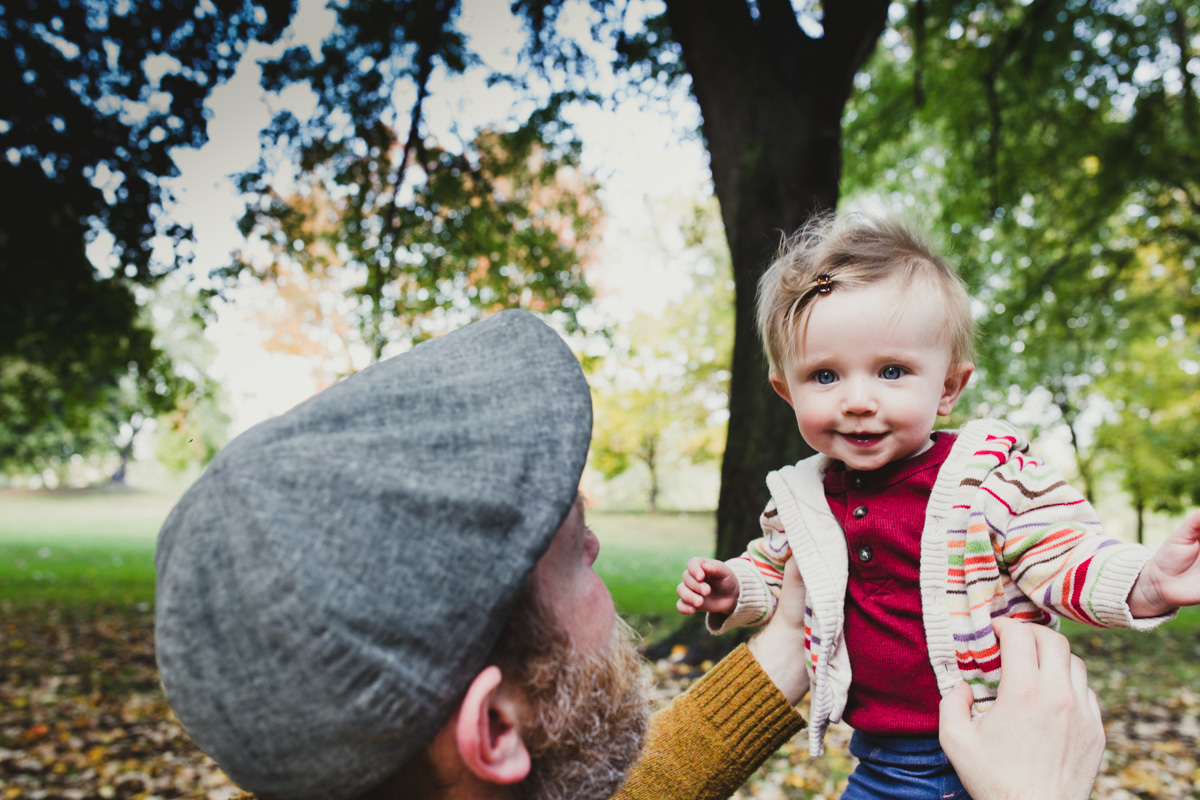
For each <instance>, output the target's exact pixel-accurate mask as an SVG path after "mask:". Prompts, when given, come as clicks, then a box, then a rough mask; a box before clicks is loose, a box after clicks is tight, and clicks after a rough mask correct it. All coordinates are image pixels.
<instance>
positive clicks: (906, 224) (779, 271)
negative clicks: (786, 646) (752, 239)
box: [758, 212, 975, 375]
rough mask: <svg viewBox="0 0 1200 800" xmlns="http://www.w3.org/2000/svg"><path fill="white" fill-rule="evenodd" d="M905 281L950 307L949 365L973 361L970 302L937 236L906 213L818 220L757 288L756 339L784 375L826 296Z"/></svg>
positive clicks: (784, 250) (796, 237) (787, 245)
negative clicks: (927, 288)
mask: <svg viewBox="0 0 1200 800" xmlns="http://www.w3.org/2000/svg"><path fill="white" fill-rule="evenodd" d="M885 280H900V281H902V284H901V285H903V286H905V287H906V288H908V289H912V288H915V285H916V284H917V283H918V282H922V283H925V284H926V285H932V286H933V287H935V288H936V289H937V290H938V291H940V292H941V294H942V297H943V299H944V300H945V309H946V336H947V338H948V339H949V341H950V362H951V363H952V364H955V363H962V362H966V361H970V360H971V359H972V351H973V347H972V340H973V339H974V336H975V321H974V319H973V318H972V317H971V299H970V297H969V296H968V295H967V287H966V285H965V284H964V283H963V281H962V278H960V277H959V275H958V271H957V270H955V268H954V265H953V264H951V263H950V261H949V260H948V259H947V258H946V257H945V256H944V255H943V254H942V252H941V247H940V246H939V243H938V242H937V241H936V240H935V239H934V237H933V234H932V233H931V232H930V231H929V230H928V229H927V228H925V227H924V226H922V225H920V224H919V223H918V222H917V221H916V220H915V219H913V218H912V217H910V216H908V215H906V214H901V213H869V212H850V213H846V214H841V215H836V216H835V215H834V214H832V213H826V214H819V215H817V216H814V217H813V218H812V219H810V220H809V222H808V223H807V224H806V225H805V226H804V227H803V228H801V229H800V230H798V231H796V233H794V234H792V236H790V237H788V239H787V240H785V241H784V243H783V245H782V246H781V247H780V250H779V255H778V256H777V257H776V259H775V262H774V263H772V264H771V266H770V267H769V268H768V269H767V271H766V272H765V273H764V274H763V276H762V278H761V279H760V280H759V282H758V333H759V336H760V337H761V338H762V342H763V348H764V349H765V350H766V355H767V361H768V363H769V364H770V368H771V372H774V373H778V374H780V375H782V374H784V371H785V370H786V369H787V367H788V365H789V364H790V363H791V361H792V358H793V357H794V356H795V351H796V348H797V345H798V342H799V339H798V334H799V333H801V330H800V325H801V323H802V322H803V320H804V318H805V311H806V310H807V309H808V308H809V307H810V306H811V305H812V303H813V302H814V301H815V300H816V299H817V298H819V297H820V296H821V295H822V294H826V293H828V292H835V291H837V290H838V289H839V288H847V289H854V288H860V287H863V286H868V285H870V284H873V283H880V282H882V281H885Z"/></svg>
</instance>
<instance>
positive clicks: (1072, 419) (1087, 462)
mask: <svg viewBox="0 0 1200 800" xmlns="http://www.w3.org/2000/svg"><path fill="white" fill-rule="evenodd" d="M1058 410H1059V411H1060V412H1062V417H1063V421H1064V422H1066V423H1067V430H1068V431H1069V432H1070V433H1071V449H1073V450H1074V451H1075V466H1076V469H1078V470H1079V480H1080V482H1081V483H1083V496H1084V497H1085V498H1087V501H1088V502H1089V503H1093V504H1094V503H1095V502H1096V497H1095V494H1094V491H1095V490H1094V489H1093V485H1092V461H1091V459H1090V458H1088V457H1086V456H1084V454H1083V449H1082V448H1081V447H1080V445H1079V436H1078V434H1076V433H1075V423H1076V422H1077V421H1078V418H1079V415H1078V414H1076V413H1075V411H1074V409H1073V408H1071V407H1070V406H1068V405H1067V404H1066V403H1059V404H1058ZM1139 541H1140V539H1139Z"/></svg>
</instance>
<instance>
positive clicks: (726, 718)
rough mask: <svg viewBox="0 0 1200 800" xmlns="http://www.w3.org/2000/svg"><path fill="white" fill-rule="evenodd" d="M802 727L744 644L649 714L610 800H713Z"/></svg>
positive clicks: (729, 790) (732, 788) (742, 779)
mask: <svg viewBox="0 0 1200 800" xmlns="http://www.w3.org/2000/svg"><path fill="white" fill-rule="evenodd" d="M803 727H804V718H803V717H802V716H800V714H799V713H797V711H796V710H795V709H794V708H792V706H791V705H790V704H789V703H788V701H787V699H786V698H785V697H784V696H783V694H782V693H781V692H780V691H779V689H777V688H776V687H775V684H773V683H771V679H770V678H768V677H767V675H766V673H765V672H763V671H762V668H761V667H759V665H758V661H756V660H755V658H754V656H753V655H751V654H750V651H749V650H747V649H746V646H745V645H742V646H740V647H738V649H736V650H734V651H733V652H732V653H730V654H729V655H728V656H727V657H726V658H725V659H724V660H722V661H721V662H720V663H719V664H717V666H715V667H713V668H712V669H711V670H709V672H708V674H706V675H705V676H704V677H703V678H701V679H700V680H699V681H697V682H696V684H695V685H694V686H692V687H691V688H690V689H689V690H688V691H687V692H685V693H684V694H682V695H680V696H679V697H677V698H675V701H674V702H673V703H671V705H670V706H668V707H667V708H664V709H663V710H662V711H660V712H658V713H657V714H655V715H654V718H653V719H652V720H651V721H650V732H649V734H648V736H647V738H646V746H645V748H643V750H642V756H641V758H640V759H639V761H638V763H637V764H636V765H635V766H634V768H633V771H632V772H631V773H630V775H629V780H628V781H626V782H625V785H624V786H623V787H622V788H621V791H620V792H619V793H618V794H617V796H616V798H614V800H672V798H680V800H709V798H711V799H712V800H717V798H727V797H729V795H731V794H733V793H734V792H735V791H736V790H737V789H738V788H739V787H740V786H741V785H742V784H743V783H745V782H746V779H747V778H749V777H750V775H751V773H753V772H754V770H755V769H757V768H758V767H759V765H761V764H762V763H763V761H765V760H766V759H767V758H768V757H770V756H771V755H772V754H773V753H774V752H775V751H776V750H778V749H779V748H780V747H782V746H783V744H784V743H785V742H787V741H788V740H789V739H790V738H792V737H793V736H795V735H796V733H797V732H799V731H800V730H801V729H802V728H803Z"/></svg>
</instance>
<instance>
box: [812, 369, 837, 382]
mask: <svg viewBox="0 0 1200 800" xmlns="http://www.w3.org/2000/svg"><path fill="white" fill-rule="evenodd" d="M813 380H814V381H816V382H817V383H819V384H821V385H822V386H828V385H829V384H831V383H833V382H834V381H836V380H837V375H834V374H833V370H831V369H819V370H817V371H816V372H814V373H813Z"/></svg>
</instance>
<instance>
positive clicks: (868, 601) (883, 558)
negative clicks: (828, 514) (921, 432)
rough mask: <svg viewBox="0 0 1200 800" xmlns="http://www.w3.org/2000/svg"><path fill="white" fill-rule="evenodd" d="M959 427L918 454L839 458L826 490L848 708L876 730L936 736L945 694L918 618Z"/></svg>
mask: <svg viewBox="0 0 1200 800" xmlns="http://www.w3.org/2000/svg"><path fill="white" fill-rule="evenodd" d="M954 438H955V437H954V435H953V434H947V433H936V434H934V443H933V446H931V447H930V448H929V449H928V450H926V451H925V452H924V453H921V454H920V455H917V456H913V457H912V458H907V459H904V460H902V461H895V462H893V463H891V464H888V465H887V466H885V467H882V468H880V469H877V470H872V471H869V472H857V471H847V470H846V469H845V467H844V466H843V465H841V464H839V465H837V466H835V467H834V468H833V469H831V470H830V471H829V472H828V473H827V474H826V476H825V497H826V499H827V500H828V502H829V507H830V509H831V510H832V511H833V515H834V516H835V517H837V520H838V522H840V523H841V525H842V529H843V530H845V532H846V546H847V547H848V548H849V551H850V575H849V581H848V583H847V586H846V620H845V637H846V649H847V651H848V653H849V656H850V669H851V671H852V673H853V675H854V678H853V681H852V682H851V684H850V698H849V700H848V702H847V703H846V711H845V713H844V714H843V715H842V716H843V719H845V720H846V722H847V723H849V724H850V725H851V726H853V727H854V729H855V730H859V731H862V732H863V733H869V734H875V735H879V736H936V735H937V729H938V703H939V701H940V700H941V695H940V694H939V692H938V688H937V679H936V678H935V676H934V674H933V668H932V667H931V666H930V665H929V650H928V647H927V646H926V643H925V628H924V625H923V624H922V621H921V530H922V529H923V528H924V526H925V509H926V506H928V504H929V494H930V492H931V491H932V490H933V484H934V481H936V480H937V475H938V470H939V469H940V468H941V466H942V462H944V461H945V460H946V457H947V456H948V455H949V454H950V447H951V445H952V444H953V443H954Z"/></svg>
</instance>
